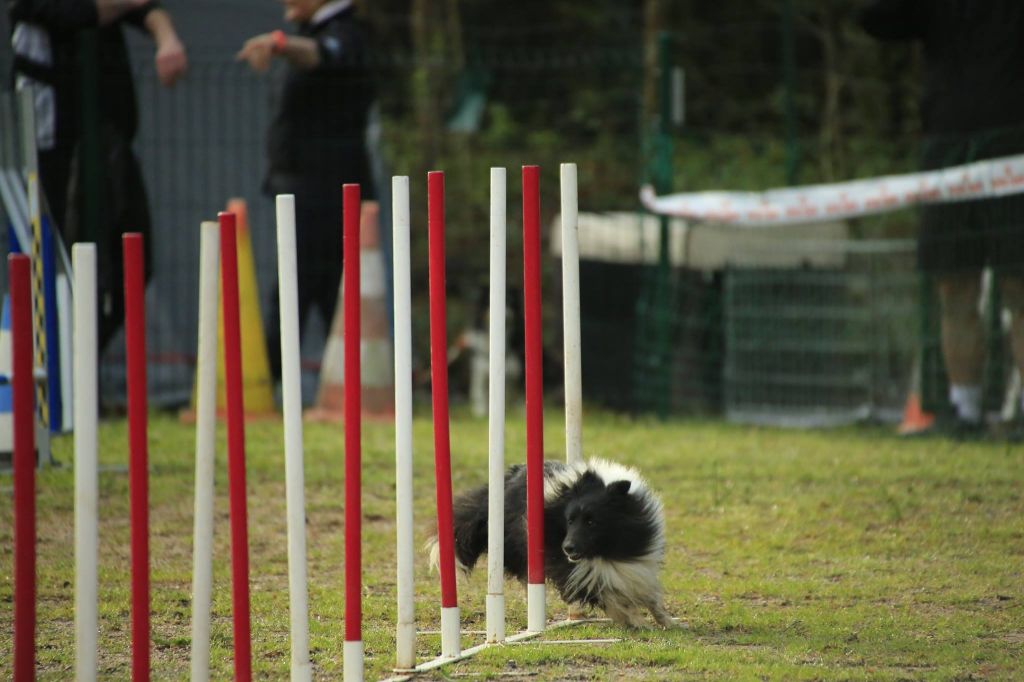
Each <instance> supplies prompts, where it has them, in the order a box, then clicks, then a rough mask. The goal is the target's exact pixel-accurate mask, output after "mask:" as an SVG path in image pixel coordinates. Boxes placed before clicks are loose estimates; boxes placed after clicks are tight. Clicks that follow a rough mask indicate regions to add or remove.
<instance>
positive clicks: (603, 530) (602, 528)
mask: <svg viewBox="0 0 1024 682" xmlns="http://www.w3.org/2000/svg"><path fill="white" fill-rule="evenodd" d="M629 486H630V482H629V481H615V482H614V483H611V484H609V485H607V486H605V485H604V484H603V483H599V484H598V485H597V486H588V489H587V490H585V491H581V494H579V495H578V496H576V497H575V498H574V499H572V501H570V502H569V504H567V505H566V507H565V526H566V533H565V540H564V541H563V542H562V552H564V553H565V556H566V558H567V559H568V560H569V561H571V562H573V563H575V562H577V561H580V560H582V559H593V558H595V557H597V556H601V555H602V554H603V553H604V552H605V551H606V550H607V549H608V548H609V547H610V546H614V545H616V544H618V543H617V540H618V539H617V538H615V537H614V534H615V533H616V532H617V531H618V530H621V528H622V526H621V524H620V523H618V521H619V520H620V519H621V515H622V512H623V507H624V506H625V505H626V504H627V499H628V497H629Z"/></svg>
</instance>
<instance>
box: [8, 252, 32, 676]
mask: <svg viewBox="0 0 1024 682" xmlns="http://www.w3.org/2000/svg"><path fill="white" fill-rule="evenodd" d="M7 278H8V288H9V290H10V292H11V399H12V409H13V413H14V414H13V418H14V453H13V455H12V461H11V464H12V467H13V469H14V472H13V478H14V480H13V485H14V678H13V679H14V680H15V682H28V681H29V680H34V679H35V677H36V672H35V670H36V435H35V428H36V412H35V410H36V406H35V385H34V383H35V382H34V381H33V378H32V274H31V261H30V260H29V257H28V256H26V255H24V254H13V253H12V254H11V255H9V256H8V257H7Z"/></svg>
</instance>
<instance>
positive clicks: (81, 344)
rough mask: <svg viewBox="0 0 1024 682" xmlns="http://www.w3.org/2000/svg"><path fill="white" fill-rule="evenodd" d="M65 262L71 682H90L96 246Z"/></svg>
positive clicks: (81, 248)
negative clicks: (71, 296) (70, 292)
mask: <svg viewBox="0 0 1024 682" xmlns="http://www.w3.org/2000/svg"><path fill="white" fill-rule="evenodd" d="M71 258H72V260H73V263H74V277H75V302H74V307H75V319H74V326H75V332H74V334H75V339H74V341H75V349H74V354H75V355H74V373H75V377H74V387H75V398H74V401H75V405H74V409H75V652H76V655H75V677H76V679H78V680H79V682H85V681H86V680H95V679H96V628H97V596H96V591H97V574H96V572H97V568H96V563H97V560H98V547H97V545H98V541H99V517H98V499H97V498H98V496H99V489H98V488H99V486H98V473H97V471H98V470H97V462H96V422H97V408H96V404H97V401H98V400H99V393H98V392H97V382H96V366H97V364H98V361H99V358H98V356H97V352H96V245H95V244H75V245H74V246H73V247H71Z"/></svg>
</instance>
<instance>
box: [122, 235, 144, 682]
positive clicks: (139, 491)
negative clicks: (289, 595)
mask: <svg viewBox="0 0 1024 682" xmlns="http://www.w3.org/2000/svg"><path fill="white" fill-rule="evenodd" d="M121 246H122V250H123V256H124V339H125V363H126V365H127V372H128V445H129V459H128V484H129V496H130V498H131V525H132V528H131V537H132V679H134V680H148V679H149V483H148V476H149V454H148V451H147V448H148V445H147V435H146V430H147V419H148V414H147V412H148V406H147V402H146V291H145V287H146V283H145V277H144V274H143V271H142V268H143V264H142V235H141V234H138V233H137V232H132V233H126V234H124V235H122V237H121Z"/></svg>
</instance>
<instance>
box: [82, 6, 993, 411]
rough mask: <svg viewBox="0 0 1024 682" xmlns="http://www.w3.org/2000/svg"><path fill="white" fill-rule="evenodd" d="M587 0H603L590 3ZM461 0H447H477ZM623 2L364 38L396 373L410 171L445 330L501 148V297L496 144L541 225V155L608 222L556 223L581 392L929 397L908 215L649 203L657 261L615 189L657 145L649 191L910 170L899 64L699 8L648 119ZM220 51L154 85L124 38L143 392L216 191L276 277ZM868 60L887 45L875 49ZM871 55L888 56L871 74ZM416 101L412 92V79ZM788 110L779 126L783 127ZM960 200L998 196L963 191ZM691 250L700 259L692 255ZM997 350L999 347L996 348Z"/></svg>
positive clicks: (552, 354)
mask: <svg viewBox="0 0 1024 682" xmlns="http://www.w3.org/2000/svg"><path fill="white" fill-rule="evenodd" d="M607 4H608V5H609V7H607V8H605V9H606V10H608V11H611V9H610V8H611V5H612V4H614V3H607ZM482 6H483V4H481V7H476V5H473V7H476V9H477V10H480V11H481V12H482V11H483V9H482ZM467 11H468V10H467ZM709 11H710V10H709ZM623 12H624V14H623V15H622V16H621V17H620V19H621V21H622V30H621V31H618V32H616V31H615V30H613V29H611V28H609V29H607V30H605V32H604V33H603V34H602V37H603V38H604V39H605V42H603V43H601V44H598V45H594V44H593V42H590V43H586V41H582V40H571V39H565V38H566V37H567V36H569V37H571V36H572V31H571V28H570V27H569V26H568V25H565V26H563V25H559V26H549V25H538V26H536V27H535V28H534V29H532V32H522V33H521V34H516V33H513V34H509V33H508V32H507V31H505V29H503V28H502V27H501V26H498V25H494V26H488V25H486V23H485V22H480V21H477V22H476V23H474V24H472V26H473V30H472V31H467V32H466V34H465V35H466V36H467V39H466V40H465V41H464V42H463V43H461V44H460V46H459V47H460V50H459V52H458V54H457V55H456V54H455V53H454V52H453V51H452V50H440V51H438V52H437V53H436V54H435V55H433V56H424V55H423V54H418V53H415V52H414V51H412V50H411V49H410V48H408V47H405V46H403V44H402V41H397V43H396V44H395V45H389V47H388V49H387V50H385V51H382V52H380V53H379V54H377V55H375V57H374V60H375V62H376V65H377V67H378V73H379V81H380V109H379V123H380V126H379V133H380V134H379V143H378V145H377V157H376V158H377V168H376V172H377V175H378V178H377V184H378V186H379V187H380V188H381V189H382V190H385V191H383V192H382V193H381V197H380V199H381V204H382V207H383V208H384V209H385V211H384V215H383V216H382V217H383V221H382V231H383V235H384V236H385V237H386V236H387V232H388V227H389V221H388V216H387V210H386V209H387V207H388V202H389V197H388V195H387V192H386V190H387V188H388V187H389V184H390V183H389V178H390V176H391V175H392V174H403V175H409V176H410V177H411V179H412V183H411V189H412V205H413V242H412V245H413V273H412V274H413V282H414V300H413V305H414V319H413V333H414V346H415V348H414V364H415V365H416V370H417V372H418V373H422V374H425V372H424V370H425V369H426V366H427V361H428V353H427V339H428V334H427V322H426V298H425V292H426V287H425V286H416V285H415V283H420V284H425V282H426V239H425V227H426V220H425V205H426V198H425V185H426V183H425V173H426V171H427V170H432V169H443V170H445V171H446V172H447V178H446V180H447V182H446V185H447V195H448V202H447V206H448V229H449V232H448V285H449V296H450V297H451V299H450V300H451V302H450V304H449V315H450V320H449V324H450V328H449V338H456V337H457V336H458V334H459V333H460V332H461V331H462V330H463V329H465V328H466V327H468V326H470V325H472V324H474V323H475V322H477V321H478V314H477V313H478V302H479V301H480V300H482V298H481V291H482V290H483V289H484V287H486V277H487V265H486V248H485V244H486V239H487V230H488V226H487V219H488V208H487V197H488V188H487V184H486V183H487V176H488V168H489V167H491V166H505V167H507V168H508V169H509V173H510V182H509V190H510V192H509V197H508V208H509V226H510V232H509V242H508V246H509V256H510V257H509V269H508V281H509V283H510V285H511V286H512V287H513V291H512V292H511V294H510V299H514V298H515V297H516V295H517V292H516V291H515V290H514V287H515V283H516V282H517V281H519V279H520V277H521V260H520V254H521V241H520V234H519V231H518V225H519V215H520V195H519V189H518V182H517V181H516V180H515V178H516V175H517V173H518V168H519V166H521V165H522V164H526V163H536V164H539V165H540V166H541V167H542V176H541V177H542V184H541V196H542V199H541V204H542V220H543V222H544V224H547V225H553V224H554V221H555V218H556V211H557V207H558V186H557V171H556V169H557V166H558V164H559V163H561V162H563V161H574V162H576V163H577V164H578V165H579V182H580V201H579V203H580V208H581V211H583V212H584V214H585V217H586V219H588V220H589V219H591V218H593V219H594V220H604V221H609V222H608V224H607V225H605V228H602V229H604V230H605V231H604V232H602V231H601V230H598V232H599V233H600V234H612V235H614V237H615V238H614V239H611V240H607V239H606V240H604V241H601V240H598V241H599V242H600V245H599V246H594V247H593V248H592V249H591V250H590V251H587V248H588V247H587V245H586V243H585V242H587V240H588V239H590V240H592V239H595V237H593V233H588V232H587V230H588V229H591V228H586V227H585V228H581V248H582V249H583V250H584V256H583V262H582V263H581V280H582V287H583V292H582V305H583V311H582V313H583V319H582V330H583V337H584V348H583V371H584V386H585V397H586V398H587V399H588V400H591V401H594V402H598V403H601V404H604V405H608V406H611V407H614V408H616V409H623V410H629V411H653V412H657V413H660V414H670V413H672V414H678V413H712V414H721V413H725V414H728V415H731V416H734V417H737V418H744V419H755V420H766V419H769V418H771V419H775V420H776V421H790V422H793V423H811V422H814V423H832V422H835V421H842V420H846V419H851V418H865V417H870V418H889V417H891V416H892V415H893V414H894V413H895V411H896V410H897V409H898V407H899V405H900V403H901V402H902V397H903V395H904V394H905V391H906V387H907V385H908V383H909V381H910V374H911V372H912V370H913V368H914V367H915V366H918V365H919V366H920V367H921V368H922V377H923V384H924V390H923V393H924V394H925V397H926V398H928V399H929V400H930V401H931V402H932V404H933V405H937V404H939V403H942V402H943V401H944V395H943V391H944V390H945V389H944V383H943V381H944V379H943V378H942V370H941V361H940V357H939V355H938V342H937V338H938V337H937V331H936V312H935V311H936V307H935V300H934V291H933V290H932V288H931V286H930V283H929V282H927V281H922V280H921V279H920V277H919V275H918V272H917V268H916V264H915V259H914V255H913V248H912V246H911V245H910V244H909V243H908V241H907V239H908V238H911V237H913V236H914V235H915V232H916V227H917V224H918V220H919V216H918V215H917V214H915V213H913V212H900V213H894V214H886V215H883V216H880V217H874V218H870V219H860V220H854V221H851V222H849V223H845V224H843V225H841V226H838V227H836V226H832V227H830V228H827V229H825V228H823V231H822V230H819V231H818V232H816V233H813V234H811V233H792V234H783V233H779V234H772V235H771V236H770V237H768V236H765V235H760V236H755V235H754V234H753V233H751V232H742V231H740V232H739V233H736V232H732V233H730V232H729V231H728V230H725V229H721V228H719V227H717V226H711V225H706V226H701V225H685V226H684V225H674V226H673V228H672V230H671V232H670V234H671V235H672V237H671V243H670V246H669V248H668V251H669V252H670V259H669V262H668V267H667V270H663V269H661V268H659V266H658V253H659V247H660V245H659V240H658V230H657V227H656V225H654V224H653V222H652V219H651V218H650V217H648V218H646V219H645V218H642V217H641V216H640V215H639V214H638V213H636V209H637V207H638V201H637V190H638V187H639V185H640V183H641V182H642V181H643V180H645V179H648V178H650V176H651V175H652V173H653V171H657V170H659V168H657V166H658V165H659V164H660V165H661V166H663V167H664V166H667V167H668V171H669V172H670V173H671V172H672V171H673V170H674V174H672V176H671V178H670V182H671V187H669V189H670V190H675V191H681V190H690V189H694V190H696V189H709V188H716V189H758V190H760V189H765V188H768V187H773V186H781V185H784V184H786V183H787V181H788V179H789V177H788V176H789V174H790V171H791V170H792V169H793V168H795V164H794V160H796V159H799V161H800V164H799V169H800V173H799V177H798V180H799V181H801V182H813V181H829V180H840V179H847V178H851V177H865V176H871V175H878V174H884V173H890V172H902V171H908V170H912V169H914V168H916V167H917V166H918V161H919V158H920V153H919V147H920V145H919V139H918V133H919V124H918V121H917V119H916V117H915V115H914V113H913V112H914V110H915V106H914V104H913V102H912V100H913V98H914V96H915V94H916V93H915V92H914V91H913V90H908V89H907V88H906V87H905V86H906V83H907V81H908V80H912V78H913V75H914V72H915V69H916V68H917V62H916V60H915V58H914V57H913V55H912V54H910V53H898V54H897V53H894V52H892V51H891V50H879V49H878V48H877V46H876V45H875V44H874V43H873V42H872V41H870V40H869V39H867V38H866V37H865V36H863V35H861V34H858V32H857V30H856V29H854V28H849V27H848V28H843V29H842V30H840V33H841V34H842V36H843V41H842V43H841V48H842V51H843V52H842V54H832V55H830V56H828V59H825V58H824V57H823V56H822V53H820V51H819V50H818V48H813V49H812V48H810V47H808V44H809V41H811V38H810V33H812V32H805V31H804V29H802V28H800V27H799V26H798V27H797V44H798V48H799V50H798V52H799V55H798V56H800V55H802V57H803V58H804V59H802V60H798V64H797V68H796V70H795V71H794V72H793V73H790V74H788V75H786V74H785V73H784V70H783V68H782V65H781V64H780V60H781V52H780V51H778V50H777V47H778V46H777V41H778V39H779V34H778V28H779V26H778V24H777V23H771V22H768V23H765V22H761V23H759V22H756V21H747V20H740V19H736V18H734V19H735V20H732V19H730V20H728V21H720V22H715V23H714V29H713V30H708V31H705V32H701V33H692V34H687V33H679V34H676V35H675V36H674V43H673V44H674V52H673V58H672V59H673V64H679V65H682V66H683V67H685V68H686V83H687V90H688V91H687V106H686V109H687V116H686V122H685V124H684V125H683V126H682V127H675V128H670V129H668V130H663V134H662V136H661V137H657V136H655V135H653V131H654V128H655V124H657V123H659V121H658V118H657V116H655V115H652V114H651V113H650V109H651V106H650V102H649V99H650V98H649V92H648V90H650V87H649V86H650V83H651V82H652V79H656V78H657V77H659V76H664V74H663V73H661V72H660V71H658V69H657V68H654V67H652V65H651V63H650V62H649V61H646V60H645V54H644V49H643V47H642V44H641V43H642V40H641V37H642V30H641V28H640V19H639V12H638V11H632V10H630V11H625V10H623ZM471 15H472V12H469V13H468V14H467V15H466V17H465V18H466V20H467V26H469V25H470V20H471V19H472V16H471ZM477 19H479V17H477ZM387 20H388V21H390V22H392V24H393V25H392V28H394V26H399V28H401V29H402V30H403V31H404V30H407V29H408V22H409V19H408V18H407V17H405V16H401V17H396V16H389V17H387ZM474 21H476V20H474ZM385 33H386V31H385ZM470 35H471V37H469V36H470ZM559 36H561V37H562V39H558V37H559ZM815 40H816V39H815ZM555 45H557V47H553V46H555ZM147 49H148V48H147ZM236 49H237V45H214V44H212V43H211V44H209V45H206V46H204V47H202V48H201V49H196V50H193V51H191V52H190V71H189V75H188V78H187V79H186V80H185V81H184V82H183V83H182V84H180V85H179V86H178V87H177V88H175V89H174V90H165V89H163V88H161V87H160V86H159V85H158V84H157V82H156V77H155V74H154V73H153V70H152V68H151V66H150V60H151V58H152V55H151V53H150V52H148V51H142V52H138V53H137V54H135V55H133V56H134V63H135V65H136V79H135V82H136V87H137V92H138V99H139V104H140V107H139V109H140V114H141V120H140V130H139V135H138V138H137V140H136V150H137V152H138V154H139V156H140V158H141V161H142V167H143V171H144V174H145V180H146V186H147V190H148V194H149V201H150V206H151V210H152V213H153V218H154V234H153V237H152V239H153V244H154V272H153V280H152V283H151V286H150V288H149V291H148V296H147V298H148V301H147V302H148V304H149V312H150V314H149V318H150V320H149V325H150V327H151V328H150V330H149V334H148V336H149V339H150V345H151V357H150V386H151V390H152V392H153V396H152V401H153V403H154V404H156V405H166V406H177V405H180V404H183V403H185V402H187V401H188V400H189V397H190V394H191V383H192V374H193V371H194V352H195V351H194V347H195V337H196V305H197V300H196V298H197V295H198V292H197V282H198V273H197V271H196V260H197V253H198V234H199V230H198V226H199V223H200V221H202V220H208V219H210V218H212V217H214V216H215V214H216V212H217V211H218V210H222V209H223V208H224V206H225V205H226V203H227V201H228V200H229V199H230V198H233V197H241V198H244V199H246V201H247V203H248V210H249V219H250V223H251V225H250V227H251V235H252V238H253V250H254V256H255V262H256V272H257V277H258V282H259V288H260V292H259V299H260V301H261V302H262V303H263V305H264V306H265V307H266V306H268V305H269V304H270V300H269V299H270V295H271V289H272V286H273V281H274V277H275V276H276V263H275V254H274V232H273V230H274V225H273V211H272V203H271V200H270V198H269V197H265V196H263V194H262V193H261V189H260V185H261V180H262V177H263V173H264V168H265V157H264V147H265V145H264V136H265V131H266V129H267V125H268V122H269V116H270V111H271V106H272V101H271V97H272V88H271V82H272V78H268V77H263V76H258V75H254V74H252V73H250V72H249V71H247V70H246V69H245V68H243V67H242V66H241V65H239V64H237V63H235V62H233V60H232V57H233V54H234V52H235V50H236ZM886 65H888V66H891V67H893V68H892V69H888V68H880V66H883V67H884V66H886ZM652 69H653V71H652ZM894 72H899V74H900V75H899V77H898V78H897V77H895V76H892V77H890V76H891V74H892V73H894ZM878 74H886V75H884V76H879V75H878ZM424 87H426V88H427V92H428V96H427V97H425V98H424V96H423V88H424ZM431 88H432V89H431ZM331 96H335V95H334V94H333V93H324V97H331ZM431 99H432V100H433V101H432V105H431V106H429V107H426V108H424V107H423V104H422V103H423V101H428V102H430V101H431ZM645 103H646V106H645ZM790 116H792V117H794V119H795V123H796V125H795V130H797V131H803V134H800V135H797V136H795V137H794V136H792V135H788V136H787V135H786V134H785V133H784V131H785V130H786V128H787V126H786V125H784V124H785V123H786V121H787V120H788V118H789V117H790ZM431 117H433V118H431ZM947 162H948V163H954V162H956V159H954V158H953V157H952V156H951V157H950V158H949V159H948V161H947ZM660 170H664V168H661V169H660ZM324 219H325V220H337V217H332V216H325V217H324ZM982 221H983V222H985V221H988V222H998V221H999V219H998V218H996V217H993V216H991V215H989V216H988V217H984V218H983V219H982ZM593 229H597V228H593ZM815 229H817V228H815ZM829 230H835V231H834V232H829ZM826 233H827V234H826ZM712 234H716V235H719V236H718V237H715V238H712V237H710V236H709V235H712ZM766 234H767V233H766ZM551 236H552V237H555V236H557V235H556V233H555V231H552V233H551ZM709 239H710V240H711V241H712V242H714V239H719V241H718V242H715V243H709V241H708V240H709ZM385 247H386V243H385ZM549 253H550V250H549ZM707 253H718V254H719V255H720V257H718V258H717V260H716V259H710V260H709V259H707V258H704V257H703V256H702V255H701V254H707ZM722 254H724V255H722ZM543 262H544V284H543V288H544V291H545V301H546V302H547V305H546V308H545V311H544V316H545V352H546V355H547V358H546V359H547V361H548V362H547V365H546V367H545V379H546V383H547V384H548V387H549V388H550V389H552V390H557V384H558V382H559V375H560V371H561V368H560V362H559V361H560V355H561V339H560V333H559V325H560V320H561V317H560V314H561V311H560V310H559V308H558V304H557V302H558V300H559V296H558V291H557V289H558V286H559V284H560V279H559V277H558V267H559V263H558V260H557V258H556V257H546V258H545V259H544V261H543ZM300 267H302V264H301V263H300ZM666 275H667V276H666ZM513 308H514V306H513ZM327 322H328V321H323V320H314V321H313V323H312V325H311V327H309V328H307V329H306V330H304V334H303V358H304V365H303V366H304V368H305V369H306V372H305V376H304V381H305V384H304V385H305V388H306V398H307V401H308V400H309V399H310V398H311V397H312V388H313V386H314V385H315V381H316V374H317V369H318V366H319V359H320V354H321V352H322V342H323V335H324V329H325V328H326V326H327V324H326V323H327ZM993 324H995V323H993ZM996 326H997V325H996ZM513 328H514V325H513ZM996 340H997V341H998V339H996ZM513 342H515V339H513ZM1001 357H1002V360H1000V361H999V362H1001V363H1004V364H1005V361H1006V357H1007V356H1006V353H1003V355H1002V356H1001ZM467 366H468V362H464V361H462V360H457V361H456V362H455V364H454V365H453V367H452V371H453V377H452V390H453V391H454V392H455V393H456V395H455V396H453V397H454V398H455V399H458V398H459V395H458V393H459V392H460V391H464V390H465V385H466V384H467V383H468V381H467V380H466V379H465V374H466V373H467V371H468V370H467ZM990 366H991V367H992V368H993V369H992V373H993V376H995V375H997V374H999V370H1000V369H1001V365H1000V366H999V367H997V365H996V364H991V365H990ZM122 367H123V342H122V340H121V339H120V338H117V339H115V340H114V341H113V342H112V343H111V344H110V346H109V347H108V349H107V353H106V354H105V356H104V362H103V367H102V370H103V372H102V376H103V380H104V386H105V400H106V402H108V403H113V404H116V403H118V402H119V401H120V400H121V395H122V388H121V372H122V369H121V368H122ZM997 384H998V382H990V385H993V386H995V385H997ZM995 399H996V398H995V397H993V398H992V399H991V400H993V401H994V400H995Z"/></svg>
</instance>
